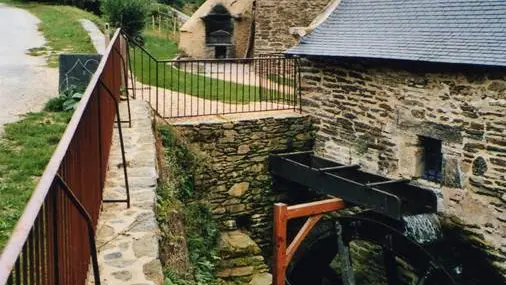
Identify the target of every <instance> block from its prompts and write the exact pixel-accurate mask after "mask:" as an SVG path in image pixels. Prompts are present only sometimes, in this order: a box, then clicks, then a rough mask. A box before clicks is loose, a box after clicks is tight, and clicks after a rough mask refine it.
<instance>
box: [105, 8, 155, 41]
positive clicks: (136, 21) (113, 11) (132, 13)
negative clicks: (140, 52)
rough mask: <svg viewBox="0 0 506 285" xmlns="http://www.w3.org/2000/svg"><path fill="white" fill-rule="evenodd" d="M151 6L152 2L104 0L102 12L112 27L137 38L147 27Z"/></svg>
mask: <svg viewBox="0 0 506 285" xmlns="http://www.w3.org/2000/svg"><path fill="white" fill-rule="evenodd" d="M151 4H152V2H151V1H150V0H103V1H102V4H101V10H102V12H103V13H104V16H105V17H106V19H107V20H108V21H109V23H110V24H111V25H113V26H114V27H118V28H119V27H120V28H122V29H123V30H124V31H125V32H126V33H127V34H129V35H130V36H137V35H139V34H140V33H141V32H142V30H143V29H144V27H145V25H146V20H147V18H148V16H149V13H150V6H151Z"/></svg>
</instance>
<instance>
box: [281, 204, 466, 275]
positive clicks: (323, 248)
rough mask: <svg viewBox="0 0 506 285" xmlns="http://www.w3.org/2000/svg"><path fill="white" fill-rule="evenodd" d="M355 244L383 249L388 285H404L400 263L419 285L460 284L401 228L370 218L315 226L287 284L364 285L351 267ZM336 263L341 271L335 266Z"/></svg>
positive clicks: (289, 271) (296, 257) (343, 219)
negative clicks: (403, 264)
mask: <svg viewBox="0 0 506 285" xmlns="http://www.w3.org/2000/svg"><path fill="white" fill-rule="evenodd" d="M354 241H367V242H369V243H372V244H374V245H377V246H379V247H380V248H381V249H382V256H383V261H384V263H383V267H384V269H385V276H386V284H388V285H398V284H404V283H403V281H402V280H401V279H400V276H401V274H399V272H398V267H399V263H400V262H402V263H405V264H408V265H409V268H411V270H412V271H413V272H412V273H414V274H415V275H416V277H417V278H416V281H415V282H416V283H415V284H417V285H428V284H431V285H451V284H458V283H457V282H456V281H455V278H454V276H452V274H450V273H449V271H448V270H447V267H445V266H443V265H442V264H441V262H440V260H439V259H438V258H436V257H435V256H433V254H432V253H431V252H430V251H429V250H428V249H427V248H425V247H424V246H422V245H420V244H419V243H417V242H416V241H415V240H413V239H411V238H409V237H406V236H405V234H404V231H403V230H402V229H401V226H400V224H397V223H395V222H392V223H391V222H385V221H384V220H382V219H381V218H380V219H378V218H371V217H369V216H368V215H367V214H365V215H357V216H351V217H340V218H337V219H335V220H331V221H330V220H327V221H322V222H320V223H319V224H318V225H317V226H315V227H314V228H313V230H312V232H311V233H310V234H309V235H308V236H307V237H306V239H305V240H304V242H303V243H302V244H301V246H300V247H299V249H298V250H297V253H296V254H295V255H294V257H293V259H292V260H291V262H290V264H289V265H288V267H287V271H286V273H287V274H286V276H287V283H286V284H290V285H308V284H311V285H327V284H328V285H330V284H332V285H341V284H342V285H355V284H363V283H356V282H355V276H354V272H353V269H352V266H351V255H350V243H352V242H354ZM336 256H337V258H336ZM336 259H337V260H338V261H339V266H340V268H338V270H336V268H335V266H332V263H333V261H334V262H335V260H336ZM371 285H372V284H371ZM374 285H376V284H374Z"/></svg>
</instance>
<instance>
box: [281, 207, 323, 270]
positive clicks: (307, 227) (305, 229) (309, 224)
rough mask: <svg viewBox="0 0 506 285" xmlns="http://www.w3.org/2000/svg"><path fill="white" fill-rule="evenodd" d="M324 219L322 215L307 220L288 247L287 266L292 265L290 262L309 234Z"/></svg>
mask: <svg viewBox="0 0 506 285" xmlns="http://www.w3.org/2000/svg"><path fill="white" fill-rule="evenodd" d="M321 218H322V215H317V216H312V217H309V218H308V219H307V221H306V222H305V223H304V226H302V228H301V229H300V231H299V232H298V233H297V235H296V236H295V238H294V239H293V241H292V243H290V245H289V246H288V249H287V250H286V261H285V262H286V266H288V264H290V261H291V260H292V258H293V255H294V254H295V252H296V251H297V249H298V248H299V246H300V244H301V243H302V241H304V239H305V238H306V236H307V235H308V234H309V232H310V231H311V230H312V229H313V227H314V226H315V225H316V224H317V223H318V222H319V221H320V219H321Z"/></svg>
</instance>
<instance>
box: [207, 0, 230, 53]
mask: <svg viewBox="0 0 506 285" xmlns="http://www.w3.org/2000/svg"><path fill="white" fill-rule="evenodd" d="M203 20H204V22H205V24H206V44H207V45H208V46H214V47H215V58H226V57H227V47H228V46H231V45H232V36H233V33H234V23H233V21H232V16H231V15H230V13H229V12H228V10H227V9H226V8H225V7H224V6H223V5H221V4H219V5H216V6H215V7H214V8H213V9H212V10H211V12H210V13H209V14H208V15H207V16H205V17H204V18H203Z"/></svg>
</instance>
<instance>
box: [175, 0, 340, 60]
mask: <svg viewBox="0 0 506 285" xmlns="http://www.w3.org/2000/svg"><path fill="white" fill-rule="evenodd" d="M338 2H339V1H336V0H333V1H331V2H330V4H329V0H313V1H305V0H208V1H206V2H205V3H204V4H203V5H202V6H201V7H200V8H199V9H198V10H197V11H196V12H195V13H194V14H193V15H192V17H191V18H190V19H189V20H188V21H187V22H186V23H185V24H184V25H183V26H182V27H181V35H180V40H179V47H180V50H181V52H182V53H183V55H185V56H188V57H192V58H246V57H252V56H258V55H260V54H266V53H281V52H283V51H285V50H286V49H287V48H289V47H291V46H293V45H294V44H295V43H296V42H297V36H298V35H299V34H300V33H301V31H299V27H307V26H309V25H310V23H311V21H312V20H313V19H314V18H315V17H317V16H318V15H319V14H321V13H322V11H325V7H326V6H327V5H328V7H332V6H333V5H335V3H338ZM327 10H328V8H327Z"/></svg>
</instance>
